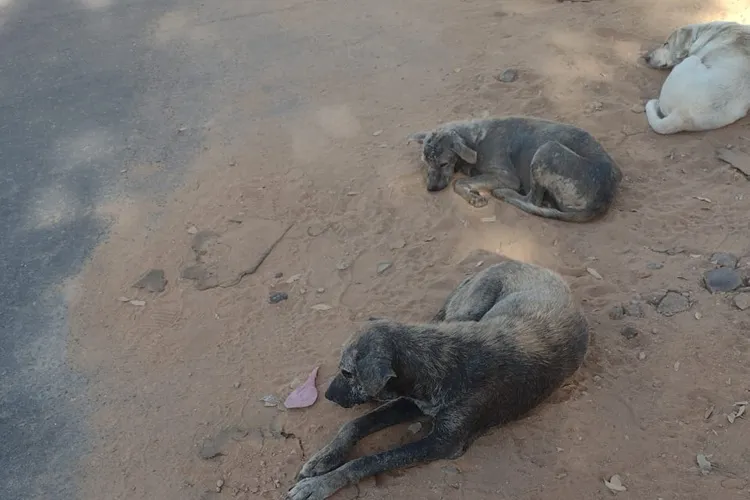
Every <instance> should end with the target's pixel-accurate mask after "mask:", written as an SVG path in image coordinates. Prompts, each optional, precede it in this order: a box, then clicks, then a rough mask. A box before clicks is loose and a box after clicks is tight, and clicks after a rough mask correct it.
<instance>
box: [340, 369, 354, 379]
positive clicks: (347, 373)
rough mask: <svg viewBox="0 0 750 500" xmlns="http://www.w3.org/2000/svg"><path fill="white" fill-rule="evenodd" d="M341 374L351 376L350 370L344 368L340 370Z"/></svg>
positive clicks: (345, 376)
mask: <svg viewBox="0 0 750 500" xmlns="http://www.w3.org/2000/svg"><path fill="white" fill-rule="evenodd" d="M341 375H342V376H343V377H344V378H352V372H350V371H347V370H344V369H342V370H341Z"/></svg>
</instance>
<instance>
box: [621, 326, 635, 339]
mask: <svg viewBox="0 0 750 500" xmlns="http://www.w3.org/2000/svg"><path fill="white" fill-rule="evenodd" d="M620 334H622V336H623V337H625V338H626V339H628V340H633V339H634V338H636V337H637V336H638V328H636V327H635V326H634V325H625V326H623V327H622V330H620Z"/></svg>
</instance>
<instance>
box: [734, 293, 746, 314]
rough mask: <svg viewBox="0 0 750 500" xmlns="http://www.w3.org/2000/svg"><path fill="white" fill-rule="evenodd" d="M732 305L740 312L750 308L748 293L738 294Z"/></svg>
mask: <svg viewBox="0 0 750 500" xmlns="http://www.w3.org/2000/svg"><path fill="white" fill-rule="evenodd" d="M733 302H734V305H735V307H736V308H737V309H739V310H740V311H744V310H745V309H748V308H750V293H740V294H738V295H735V297H734V301H733Z"/></svg>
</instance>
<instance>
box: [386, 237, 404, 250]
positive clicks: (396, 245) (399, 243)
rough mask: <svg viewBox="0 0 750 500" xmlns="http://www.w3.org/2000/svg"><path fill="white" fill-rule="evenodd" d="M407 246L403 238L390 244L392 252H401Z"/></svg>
mask: <svg viewBox="0 0 750 500" xmlns="http://www.w3.org/2000/svg"><path fill="white" fill-rule="evenodd" d="M405 246H406V240H404V239H403V238H399V239H397V240H394V241H392V242H391V244H390V247H391V250H399V249H401V248H404V247H405Z"/></svg>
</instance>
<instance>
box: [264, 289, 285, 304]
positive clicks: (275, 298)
mask: <svg viewBox="0 0 750 500" xmlns="http://www.w3.org/2000/svg"><path fill="white" fill-rule="evenodd" d="M288 298H289V295H288V294H287V293H286V292H274V293H272V294H271V295H270V296H269V297H268V302H270V303H271V304H278V303H279V302H281V301H282V300H286V299H288Z"/></svg>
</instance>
